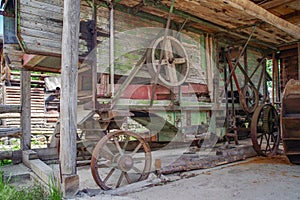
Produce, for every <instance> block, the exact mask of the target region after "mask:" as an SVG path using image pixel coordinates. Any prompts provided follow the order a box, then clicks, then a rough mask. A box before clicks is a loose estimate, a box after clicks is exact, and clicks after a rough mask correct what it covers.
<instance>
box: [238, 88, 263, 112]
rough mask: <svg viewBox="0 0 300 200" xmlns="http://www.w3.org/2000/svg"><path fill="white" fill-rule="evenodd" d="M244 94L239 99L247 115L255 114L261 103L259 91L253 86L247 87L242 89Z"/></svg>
mask: <svg viewBox="0 0 300 200" xmlns="http://www.w3.org/2000/svg"><path fill="white" fill-rule="evenodd" d="M242 94H243V95H242V96H241V95H240V97H239V98H240V104H241V105H242V107H243V109H244V110H245V111H246V112H247V113H253V112H254V111H255V110H256V108H257V106H258V101H259V94H258V91H257V89H256V88H255V87H254V86H253V85H245V86H244V87H243V88H242ZM242 98H244V99H242ZM243 101H244V103H243Z"/></svg>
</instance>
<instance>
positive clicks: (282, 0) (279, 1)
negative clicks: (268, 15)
mask: <svg viewBox="0 0 300 200" xmlns="http://www.w3.org/2000/svg"><path fill="white" fill-rule="evenodd" d="M292 1H295V0H273V1H268V2H265V3H263V4H261V5H260V6H261V7H262V8H264V9H272V8H277V7H279V6H282V5H284V4H288V3H290V2H292Z"/></svg>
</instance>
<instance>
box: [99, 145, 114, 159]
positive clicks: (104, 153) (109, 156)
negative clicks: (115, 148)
mask: <svg viewBox="0 0 300 200" xmlns="http://www.w3.org/2000/svg"><path fill="white" fill-rule="evenodd" d="M105 147H106V146H105ZM105 147H104V148H103V149H102V150H101V152H100V156H101V157H103V158H105V159H107V160H112V159H113V157H114V154H113V153H112V152H111V151H110V150H109V148H108V147H106V148H105Z"/></svg>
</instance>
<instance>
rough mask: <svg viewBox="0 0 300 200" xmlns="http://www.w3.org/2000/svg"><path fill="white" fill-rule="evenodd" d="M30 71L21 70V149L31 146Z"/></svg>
mask: <svg viewBox="0 0 300 200" xmlns="http://www.w3.org/2000/svg"><path fill="white" fill-rule="evenodd" d="M30 79H31V78H30V72H29V71H26V70H25V69H23V70H22V71H21V96H22V98H21V105H22V112H21V127H22V132H23V134H22V143H21V149H22V150H28V149H30V148H31V130H30V129H31V109H30V107H31V102H30V96H29V95H28V94H30V91H31V87H30Z"/></svg>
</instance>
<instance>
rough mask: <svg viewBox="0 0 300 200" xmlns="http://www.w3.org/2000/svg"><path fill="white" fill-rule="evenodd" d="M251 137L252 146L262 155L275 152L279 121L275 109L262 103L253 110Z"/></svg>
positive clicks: (277, 142)
mask: <svg viewBox="0 0 300 200" xmlns="http://www.w3.org/2000/svg"><path fill="white" fill-rule="evenodd" d="M251 139H252V144H253V148H254V149H255V151H256V152H257V153H258V154H259V155H262V156H272V155H275V154H276V153H277V150H278V146H279V142H280V121H279V116H278V113H277V111H276V109H275V108H274V107H273V106H272V105H271V104H264V105H261V106H259V107H257V109H256V110H255V112H254V114H253V116H252V120H251Z"/></svg>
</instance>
